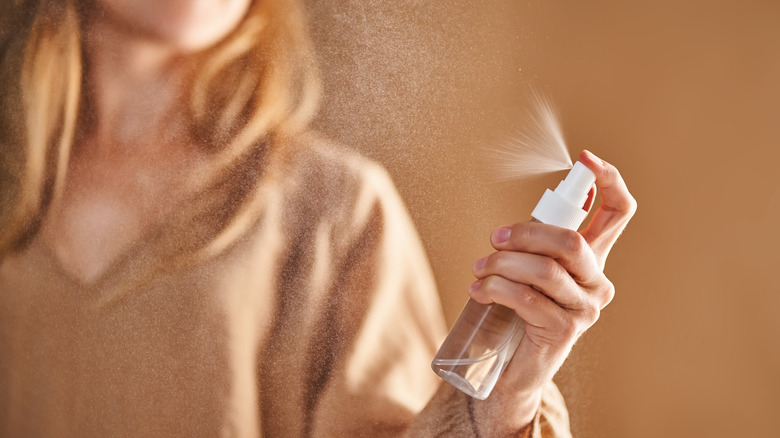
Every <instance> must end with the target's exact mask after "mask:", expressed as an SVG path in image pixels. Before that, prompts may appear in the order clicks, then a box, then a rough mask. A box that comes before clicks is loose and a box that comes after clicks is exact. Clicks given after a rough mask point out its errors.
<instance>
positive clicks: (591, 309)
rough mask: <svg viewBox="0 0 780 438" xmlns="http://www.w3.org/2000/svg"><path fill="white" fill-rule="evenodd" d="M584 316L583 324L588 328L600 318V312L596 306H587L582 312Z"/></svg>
mask: <svg viewBox="0 0 780 438" xmlns="http://www.w3.org/2000/svg"><path fill="white" fill-rule="evenodd" d="M584 315H585V323H586V324H587V326H588V327H590V326H592V325H593V324H595V323H596V321H598V320H599V317H600V316H601V310H600V309H599V307H598V306H588V307H587V308H586V309H585V311H584Z"/></svg>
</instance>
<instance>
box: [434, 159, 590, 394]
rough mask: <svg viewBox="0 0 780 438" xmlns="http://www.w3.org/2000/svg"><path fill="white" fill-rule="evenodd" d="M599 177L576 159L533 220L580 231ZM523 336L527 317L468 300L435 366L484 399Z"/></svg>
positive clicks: (451, 380) (454, 383)
mask: <svg viewBox="0 0 780 438" xmlns="http://www.w3.org/2000/svg"><path fill="white" fill-rule="evenodd" d="M595 181H596V177H595V176H594V175H593V172H591V171H590V169H588V168H587V167H585V165H583V164H582V163H580V162H576V163H575V164H574V167H572V169H571V170H570V171H569V173H568V175H566V178H565V179H564V180H563V181H561V182H560V184H558V187H557V188H556V189H555V191H552V190H549V189H548V190H547V191H546V192H545V193H544V195H543V196H542V199H541V200H540V201H539V203H538V204H537V205H536V208H535V209H534V211H533V213H531V216H532V217H533V220H534V221H538V222H542V223H546V224H551V225H557V226H559V227H564V228H568V229H571V230H576V229H577V228H579V226H580V224H581V223H582V221H583V220H584V219H585V217H586V216H587V215H588V212H587V211H585V210H584V209H583V205H584V204H585V201H586V200H587V197H588V192H589V191H590V189H591V188H592V187H593V183H594V182H595ZM524 335H525V322H524V321H523V320H522V319H521V318H520V317H519V316H517V313H515V311H514V310H512V309H510V308H508V307H505V306H502V305H500V304H495V303H493V304H480V303H478V302H476V301H474V300H472V299H469V301H468V302H467V303H466V306H465V307H464V308H463V310H462V311H461V313H460V316H458V319H457V320H456V321H455V324H454V325H453V326H452V329H451V330H450V333H449V334H448V335H447V338H446V339H445V340H444V342H443V343H442V345H441V347H439V352H438V353H436V357H435V358H434V359H433V362H432V363H431V367H432V368H433V371H434V372H436V374H438V375H439V377H441V378H442V379H444V380H445V381H447V382H448V383H450V384H451V385H452V386H454V387H456V388H458V389H459V390H461V391H463V392H465V393H466V394H468V395H470V396H471V397H474V398H477V399H480V400H484V399H486V398H487V397H488V395H490V392H491V391H492V390H493V387H494V386H495V384H496V382H497V381H498V378H499V377H500V376H501V373H503V372H504V369H505V368H506V366H507V365H508V364H509V361H510V360H512V357H513V356H514V354H515V351H516V350H517V347H518V345H520V341H521V340H522V339H523V336H524Z"/></svg>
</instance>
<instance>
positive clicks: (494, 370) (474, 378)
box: [431, 299, 525, 400]
mask: <svg viewBox="0 0 780 438" xmlns="http://www.w3.org/2000/svg"><path fill="white" fill-rule="evenodd" d="M450 334H451V335H450V336H448V337H447V339H445V341H444V343H443V344H442V345H441V347H440V348H439V352H438V353H437V354H436V357H435V358H434V359H433V362H432V363H431V367H432V368H433V371H434V372H436V374H438V375H439V377H441V378H442V379H444V380H445V381H446V382H448V383H449V384H451V385H452V386H454V387H456V388H458V389H459V390H461V391H463V392H465V393H466V394H468V395H470V396H471V397H474V398H476V399H480V400H484V399H485V398H487V396H488V395H489V394H490V392H491V391H492V390H493V387H494V386H495V384H496V381H498V377H499V376H500V375H501V373H503V371H504V369H505V368H506V366H507V365H508V364H509V361H510V360H511V359H512V357H513V356H514V354H515V351H516V350H517V346H518V345H520V341H521V340H522V339H523V336H524V335H525V322H524V321H523V320H522V319H520V317H519V316H517V314H516V313H515V312H514V310H512V309H510V308H508V307H504V306H502V305H500V304H495V303H492V304H480V303H478V302H476V301H474V300H472V299H469V301H468V302H467V303H466V306H465V307H464V308H463V310H462V311H461V313H460V316H458V319H457V320H456V321H455V325H453V327H452V330H451V332H450Z"/></svg>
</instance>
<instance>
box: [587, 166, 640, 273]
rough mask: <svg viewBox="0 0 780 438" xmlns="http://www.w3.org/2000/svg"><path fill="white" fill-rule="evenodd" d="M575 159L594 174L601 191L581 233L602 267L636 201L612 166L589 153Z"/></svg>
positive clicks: (630, 215) (633, 210)
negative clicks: (599, 202) (594, 210)
mask: <svg viewBox="0 0 780 438" xmlns="http://www.w3.org/2000/svg"><path fill="white" fill-rule="evenodd" d="M579 160H580V162H582V163H583V164H584V165H585V166H587V167H588V168H589V169H590V170H591V171H593V173H594V174H595V175H596V185H597V186H598V188H599V190H601V205H600V206H599V208H598V209H597V210H596V212H595V213H594V215H593V219H591V221H590V223H589V224H588V226H587V228H586V229H585V230H584V231H582V233H581V234H582V236H583V237H584V238H585V240H586V241H587V242H588V243H589V244H590V245H591V247H592V248H593V250H594V251H595V252H596V254H597V256H598V258H599V260H600V264H601V265H602V266H603V261H604V260H605V259H606V256H607V254H608V253H609V250H610V249H611V248H612V246H613V245H614V243H615V241H616V240H617V238H618V237H619V236H620V233H622V232H623V229H625V227H626V225H627V224H628V221H629V220H630V219H631V217H632V216H633V215H634V213H636V209H637V202H636V200H635V199H634V198H633V196H631V193H629V191H628V187H627V186H626V183H625V181H624V180H623V178H622V177H621V176H620V172H619V171H618V170H617V168H616V167H615V166H613V165H611V164H609V163H607V162H605V161H604V160H601V159H600V158H598V157H596V156H595V155H593V153H591V152H589V151H582V153H581V154H580V157H579Z"/></svg>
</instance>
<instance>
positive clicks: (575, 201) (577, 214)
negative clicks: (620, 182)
mask: <svg viewBox="0 0 780 438" xmlns="http://www.w3.org/2000/svg"><path fill="white" fill-rule="evenodd" d="M594 182H596V175H594V174H593V172H591V170H590V169H588V168H587V167H585V165H584V164H582V163H580V162H579V161H577V162H576V163H574V167H572V169H571V170H570V171H569V174H568V175H566V178H565V179H564V180H563V181H561V182H560V184H558V187H557V188H556V189H555V191H554V192H553V191H552V190H550V189H547V191H546V192H544V195H543V196H542V199H541V200H539V203H538V204H536V208H535V209H534V211H533V213H531V216H532V217H533V218H534V219H536V220H538V221H539V222H542V223H545V224H550V225H556V226H559V227H563V228H568V229H570V230H576V229H577V228H579V227H580V224H582V221H584V220H585V218H586V217H587V216H588V212H587V211H585V210H584V209H583V208H582V207H583V206H584V205H585V201H586V200H587V199H588V192H590V189H591V187H593V183H594Z"/></svg>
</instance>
